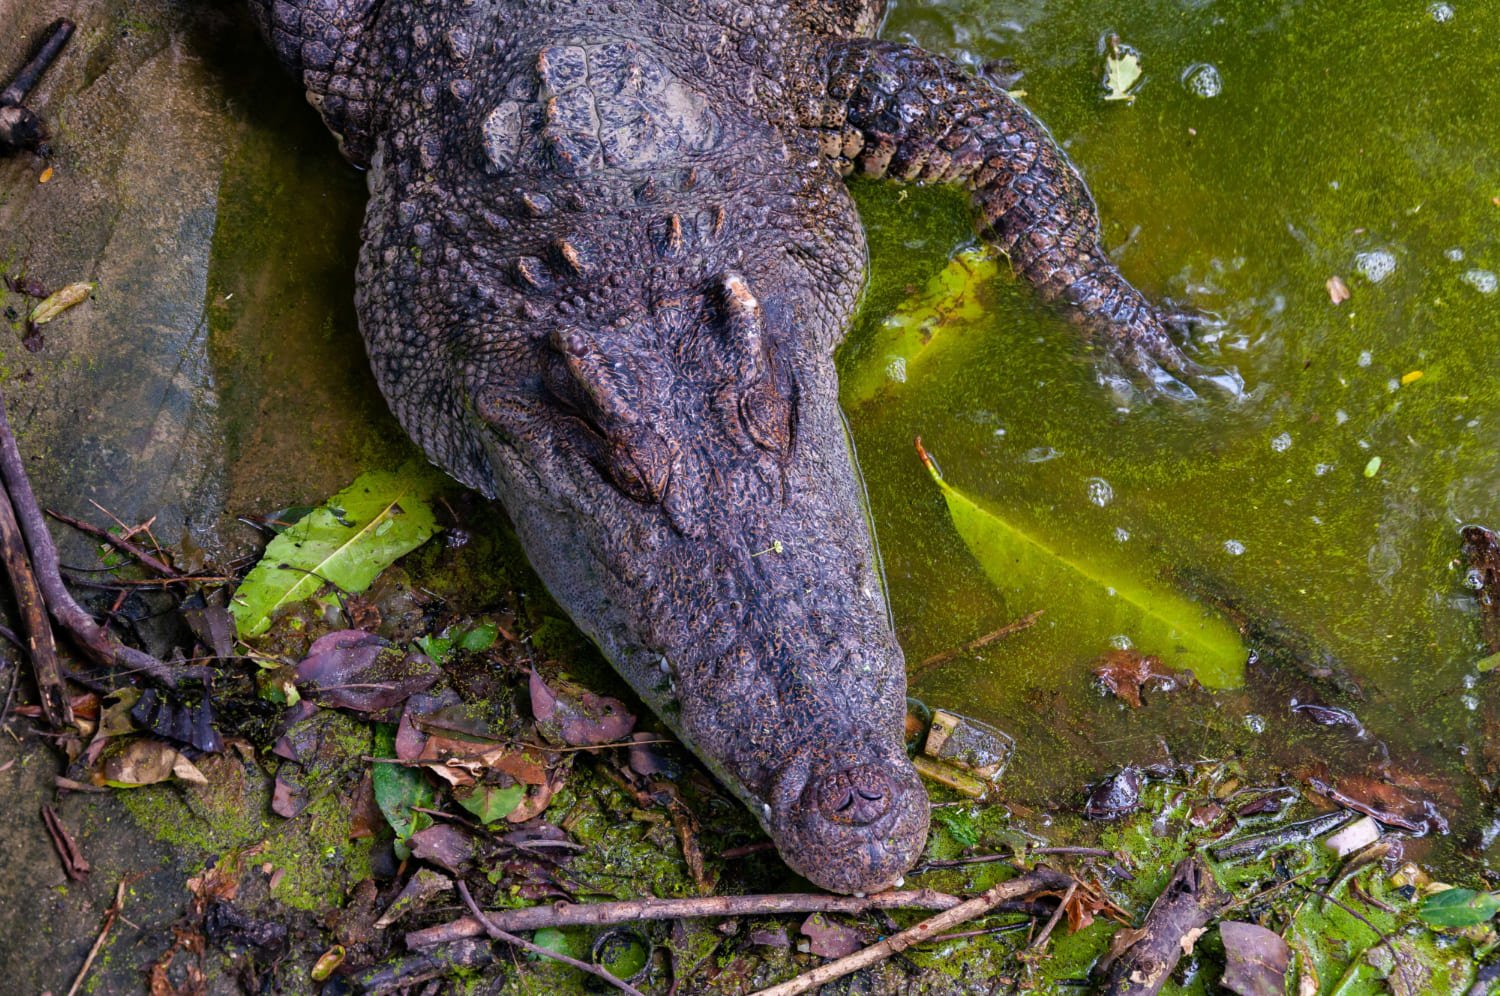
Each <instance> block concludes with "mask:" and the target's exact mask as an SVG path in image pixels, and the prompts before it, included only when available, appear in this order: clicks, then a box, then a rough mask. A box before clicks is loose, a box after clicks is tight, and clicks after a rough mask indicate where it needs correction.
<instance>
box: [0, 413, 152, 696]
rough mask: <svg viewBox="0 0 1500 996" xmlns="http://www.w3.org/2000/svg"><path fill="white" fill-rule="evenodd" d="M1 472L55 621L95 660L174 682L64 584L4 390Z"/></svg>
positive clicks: (44, 600) (0, 449) (0, 427)
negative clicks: (98, 619)
mask: <svg viewBox="0 0 1500 996" xmlns="http://www.w3.org/2000/svg"><path fill="white" fill-rule="evenodd" d="M0 478H3V479H4V484H5V491H6V493H7V494H8V495H9V498H10V505H11V507H12V508H13V509H14V511H15V519H16V521H17V522H18V523H19V525H20V527H21V528H20V531H21V535H22V536H24V537H25V539H26V549H27V550H28V552H29V553H30V554H31V568H32V570H33V572H34V573H35V574H36V580H37V586H38V588H39V589H40V590H41V597H42V601H43V603H44V604H45V605H46V606H47V611H48V612H50V613H51V615H52V618H53V619H55V620H57V624H58V625H59V626H61V627H62V628H63V629H65V630H67V631H68V632H69V633H70V634H71V635H72V636H73V639H74V640H76V641H77V642H78V645H79V647H81V648H82V649H83V651H84V652H85V653H86V654H87V655H88V656H89V659H91V660H93V661H94V662H95V663H96V664H100V665H104V666H116V667H122V668H125V669H126V670H129V671H134V672H138V673H141V674H146V675H149V676H151V677H152V678H155V679H156V680H157V681H160V682H161V683H162V684H164V685H175V684H176V680H175V679H174V678H173V675H172V671H171V669H170V668H168V667H167V665H166V664H163V663H162V662H161V661H159V660H157V659H156V658H155V657H152V656H151V655H150V654H146V653H142V652H141V651H139V650H135V649H133V648H131V647H127V646H125V645H124V644H123V643H121V642H120V641H119V640H117V639H116V638H115V636H114V634H112V633H110V632H109V631H108V630H106V629H104V628H103V627H101V626H100V625H99V624H98V623H96V622H95V621H94V617H93V616H91V615H89V614H88V613H87V612H86V611H84V608H83V606H81V605H79V604H78V603H77V602H76V601H74V600H73V596H72V595H71V594H69V593H68V589H67V588H66V587H65V586H64V585H63V580H62V573H61V570H60V568H59V565H58V560H57V546H56V545H55V544H54V543H53V542H52V534H51V533H50V532H48V531H47V522H46V519H45V518H44V517H43V516H42V509H41V506H40V505H38V504H37V500H36V494H35V493H34V492H33V491H32V490H31V479H30V478H29V477H28V476H27V475H26V464H25V462H24V461H22V459H21V449H20V447H19V446H17V445H16V437H15V434H14V433H12V432H11V429H10V420H9V419H7V418H6V417H5V397H4V396H3V395H0Z"/></svg>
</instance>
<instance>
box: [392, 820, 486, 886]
mask: <svg viewBox="0 0 1500 996" xmlns="http://www.w3.org/2000/svg"><path fill="white" fill-rule="evenodd" d="M407 844H408V846H409V847H410V848H411V854H412V857H414V858H416V859H418V860H419V861H426V862H427V863H429V864H434V865H437V866H438V867H439V868H441V869H443V870H444V871H447V872H451V873H453V874H454V875H461V874H463V872H464V870H465V869H466V868H467V867H468V866H469V864H471V863H472V862H473V860H474V857H475V855H476V853H477V851H478V848H477V847H476V845H475V842H474V838H473V837H471V836H469V834H468V833H466V832H464V831H463V830H460V829H459V828H458V827H455V826H450V825H448V824H446V823H439V824H437V825H436V826H430V827H428V828H427V829H425V830H419V831H417V832H416V833H414V834H412V835H411V837H410V838H408V840H407Z"/></svg>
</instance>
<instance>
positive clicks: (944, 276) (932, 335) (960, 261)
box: [840, 247, 1000, 405]
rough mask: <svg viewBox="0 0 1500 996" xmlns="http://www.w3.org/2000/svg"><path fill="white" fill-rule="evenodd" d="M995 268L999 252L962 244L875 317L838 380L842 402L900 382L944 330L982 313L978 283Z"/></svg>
mask: <svg viewBox="0 0 1500 996" xmlns="http://www.w3.org/2000/svg"><path fill="white" fill-rule="evenodd" d="M999 272H1000V262H999V257H998V255H997V254H996V252H995V251H994V250H993V249H990V248H988V247H986V248H970V249H965V250H963V251H962V252H960V253H958V254H957V255H955V256H954V257H953V258H952V259H950V260H949V261H948V265H947V266H945V267H943V268H942V269H941V270H939V271H938V272H937V273H935V274H933V276H932V278H931V279H930V280H928V281H927V283H926V285H924V286H923V288H922V289H921V290H920V291H919V292H917V293H916V294H914V295H912V297H910V298H908V299H907V300H906V301H904V302H902V304H901V307H899V308H897V309H896V311H895V312H893V313H892V314H891V315H890V316H889V317H888V318H886V320H885V321H883V322H881V323H880V328H879V329H877V330H876V332H875V335H874V338H873V340H872V341H871V342H870V344H869V346H868V347H867V349H866V351H865V353H866V356H867V360H866V362H865V363H863V364H862V365H859V366H857V367H856V368H855V369H854V370H852V371H850V372H849V373H848V374H847V375H846V376H844V377H843V378H842V380H841V391H840V393H841V396H842V398H843V401H844V403H845V404H846V405H857V404H861V403H863V402H865V401H869V400H870V399H871V398H873V397H875V396H876V395H878V394H880V393H881V392H882V391H884V390H886V389H887V388H889V387H891V386H892V385H898V384H904V383H905V382H906V380H907V379H908V378H909V377H910V376H911V374H912V369H913V367H915V366H916V365H917V364H918V363H920V362H922V361H923V360H925V359H926V358H927V357H928V356H929V355H930V354H931V348H932V346H933V344H934V343H935V342H938V341H940V336H941V335H942V333H943V332H944V331H945V330H947V329H948V328H949V327H950V326H953V325H957V324H960V323H962V322H971V321H974V320H976V319H978V318H980V317H982V316H983V315H984V302H983V300H982V299H981V294H982V289H983V287H984V286H985V285H986V284H988V283H989V282H990V281H991V280H993V279H994V277H995V275H996V274H997V273H999ZM946 338H947V337H943V339H946Z"/></svg>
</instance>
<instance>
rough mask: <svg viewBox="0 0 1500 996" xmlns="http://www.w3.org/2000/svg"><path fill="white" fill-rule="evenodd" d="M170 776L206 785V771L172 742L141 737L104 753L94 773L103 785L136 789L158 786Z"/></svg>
mask: <svg viewBox="0 0 1500 996" xmlns="http://www.w3.org/2000/svg"><path fill="white" fill-rule="evenodd" d="M168 778H177V779H179V780H180V781H184V782H189V783H191V784H194V785H207V784H208V779H207V778H205V777H203V772H201V771H199V770H198V768H197V766H196V765H194V764H193V762H192V761H189V760H188V759H187V758H186V757H184V756H183V755H182V754H181V753H179V752H178V751H177V749H176V748H174V747H173V746H172V745H171V744H167V743H163V742H162V741H160V740H151V739H148V738H145V737H141V738H138V739H135V740H131V741H130V742H129V743H127V744H125V745H124V746H123V747H121V748H120V749H118V750H115V751H112V752H110V753H108V754H106V755H105V756H104V760H103V762H102V763H101V764H100V766H99V767H98V768H97V769H96V770H95V772H94V779H95V781H96V782H98V783H99V784H101V785H109V786H112V787H114V788H136V787H138V786H141V785H155V784H156V783H157V782H164V781H166V780H167V779H168Z"/></svg>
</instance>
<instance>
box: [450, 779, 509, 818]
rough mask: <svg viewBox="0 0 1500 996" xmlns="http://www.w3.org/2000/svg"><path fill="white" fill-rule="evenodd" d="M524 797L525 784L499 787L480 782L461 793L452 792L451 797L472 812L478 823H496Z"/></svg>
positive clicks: (507, 814)
mask: <svg viewBox="0 0 1500 996" xmlns="http://www.w3.org/2000/svg"><path fill="white" fill-rule="evenodd" d="M524 798H526V786H524V785H507V786H506V787H504V788H501V787H500V786H499V785H491V784H487V783H483V782H481V783H480V784H478V785H474V786H471V787H470V788H469V789H468V790H467V791H464V792H462V793H460V792H454V793H453V799H454V801H456V802H457V803H458V804H459V805H460V806H462V807H464V808H465V809H467V810H468V811H469V812H471V813H473V814H474V817H475V819H477V820H479V822H480V823H483V824H486V825H488V824H490V823H498V822H499V821H501V820H503V819H505V818H506V817H507V816H509V815H510V814H511V813H513V812H515V810H516V807H517V806H519V805H520V804H521V800H522V799H524Z"/></svg>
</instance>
